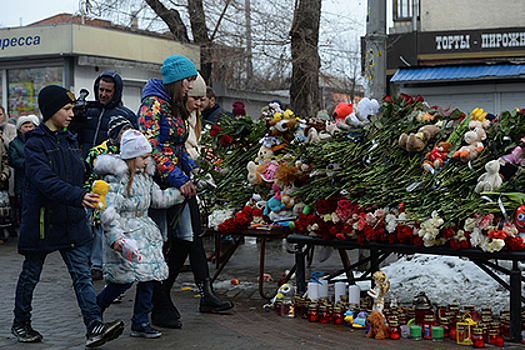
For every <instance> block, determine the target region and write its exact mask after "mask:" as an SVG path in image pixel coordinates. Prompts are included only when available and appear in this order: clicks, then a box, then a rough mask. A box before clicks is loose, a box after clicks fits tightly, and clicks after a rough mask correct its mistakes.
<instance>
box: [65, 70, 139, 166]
mask: <svg viewBox="0 0 525 350" xmlns="http://www.w3.org/2000/svg"><path fill="white" fill-rule="evenodd" d="M103 76H109V77H112V78H113V79H114V80H115V95H114V96H113V99H112V100H111V101H109V102H108V103H107V104H105V105H103V104H101V103H100V102H98V101H99V98H98V87H99V84H100V79H101V78H102V77H103ZM122 89H123V84H122V78H121V77H120V76H119V75H118V74H117V73H115V72H104V73H102V74H101V75H99V76H98V78H97V79H96V80H95V84H94V86H93V90H94V92H95V100H96V101H97V102H98V103H97V107H95V108H90V109H88V110H87V116H86V120H85V126H84V125H82V129H81V130H78V129H76V128H75V127H74V126H73V127H72V131H73V132H76V133H78V135H79V138H78V140H79V143H80V148H81V149H82V158H85V157H86V156H87V154H88V152H89V150H90V149H91V148H92V147H94V146H97V145H100V144H101V143H102V142H104V141H105V140H107V139H108V123H109V120H110V119H111V118H112V117H116V116H122V117H125V118H126V119H128V120H129V121H130V123H131V125H133V127H134V128H135V129H137V128H138V124H137V115H136V114H135V113H134V112H133V111H131V110H130V109H129V108H126V107H124V106H123V105H122ZM72 125H73V124H72Z"/></svg>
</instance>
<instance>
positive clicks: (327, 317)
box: [319, 305, 330, 323]
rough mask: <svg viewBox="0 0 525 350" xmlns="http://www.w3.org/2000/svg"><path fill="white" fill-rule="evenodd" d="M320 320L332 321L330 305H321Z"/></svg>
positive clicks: (323, 321) (322, 321) (324, 321)
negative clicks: (329, 310)
mask: <svg viewBox="0 0 525 350" xmlns="http://www.w3.org/2000/svg"><path fill="white" fill-rule="evenodd" d="M319 322H321V323H328V322H330V314H329V313H328V307H327V306H326V305H321V306H319Z"/></svg>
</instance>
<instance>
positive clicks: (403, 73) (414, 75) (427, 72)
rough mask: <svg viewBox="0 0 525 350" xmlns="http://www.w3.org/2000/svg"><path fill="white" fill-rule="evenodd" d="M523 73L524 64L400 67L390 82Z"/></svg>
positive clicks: (524, 71) (458, 78)
mask: <svg viewBox="0 0 525 350" xmlns="http://www.w3.org/2000/svg"><path fill="white" fill-rule="evenodd" d="M519 75H525V65H519V64H498V65H463V66H437V67H410V68H409V67H407V68H400V69H399V70H398V71H397V72H396V73H395V74H394V76H393V77H392V78H391V79H390V82H408V81H414V82H416V81H430V80H434V81H436V80H465V79H474V78H482V77H513V76H519Z"/></svg>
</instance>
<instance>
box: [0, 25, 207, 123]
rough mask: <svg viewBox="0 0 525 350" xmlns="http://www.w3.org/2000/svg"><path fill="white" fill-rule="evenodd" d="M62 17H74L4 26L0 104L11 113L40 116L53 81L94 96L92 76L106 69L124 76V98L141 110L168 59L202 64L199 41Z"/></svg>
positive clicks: (0, 32) (0, 35) (1, 31)
mask: <svg viewBox="0 0 525 350" xmlns="http://www.w3.org/2000/svg"><path fill="white" fill-rule="evenodd" d="M60 16H67V17H69V18H71V16H70V15H58V16H57V18H55V22H61V23H51V22H53V21H47V22H43V23H39V24H36V25H29V26H26V27H17V28H7V29H0V104H1V105H2V106H5V107H6V110H7V112H8V113H9V115H10V116H11V117H18V116H20V115H27V114H36V115H39V109H38V101H37V97H38V93H39V91H40V89H41V88H42V87H44V86H46V85H50V84H57V85H61V86H64V87H66V88H68V89H70V90H71V91H73V92H74V93H75V95H78V92H79V91H80V90H81V89H83V88H85V89H87V90H88V91H89V92H90V95H89V96H88V98H87V99H88V100H93V99H94V94H93V83H94V80H95V79H96V77H97V76H98V75H99V74H100V73H102V72H104V71H108V70H111V71H116V72H117V73H118V74H120V75H121V77H122V79H123V82H124V91H123V98H122V101H123V103H124V105H125V106H127V107H128V108H130V109H131V110H133V111H137V110H138V107H139V106H140V95H141V93H142V88H143V87H144V85H145V83H146V82H147V81H148V79H150V78H160V77H161V74H160V67H161V66H162V62H163V61H164V59H165V58H166V57H168V56H170V55H174V54H180V55H184V56H186V57H188V58H189V59H191V60H192V61H193V62H194V63H195V64H196V66H197V67H199V66H200V51H199V47H198V46H196V45H189V44H181V43H179V42H176V41H174V40H172V39H169V38H168V37H163V36H159V35H146V34H145V33H136V32H132V31H124V30H117V29H115V28H111V27H107V26H106V27H105V26H100V25H99V26H94V25H82V24H79V23H63V21H62V20H61V19H60V18H58V17H60ZM99 22H100V21H99ZM102 22H105V21H102ZM44 23H45V24H44ZM105 23H109V22H105Z"/></svg>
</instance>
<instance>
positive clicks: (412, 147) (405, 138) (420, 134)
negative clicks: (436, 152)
mask: <svg viewBox="0 0 525 350" xmlns="http://www.w3.org/2000/svg"><path fill="white" fill-rule="evenodd" d="M439 131H440V129H439V127H437V126H435V125H425V126H422V127H421V128H419V130H418V131H417V133H415V134H414V133H411V134H410V135H407V134H401V137H399V145H400V146H401V147H403V148H404V149H405V150H407V151H408V152H421V151H422V150H423V149H424V148H425V146H426V145H427V142H428V141H429V140H430V139H431V138H433V137H434V136H436V135H437V134H438V132H439Z"/></svg>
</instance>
